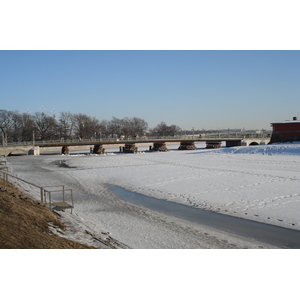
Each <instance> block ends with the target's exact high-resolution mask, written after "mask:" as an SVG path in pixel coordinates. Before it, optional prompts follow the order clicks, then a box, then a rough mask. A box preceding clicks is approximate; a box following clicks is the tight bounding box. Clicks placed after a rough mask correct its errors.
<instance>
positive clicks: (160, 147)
mask: <svg viewBox="0 0 300 300" xmlns="http://www.w3.org/2000/svg"><path fill="white" fill-rule="evenodd" d="M152 151H168V148H167V145H166V143H165V142H155V143H153V148H152Z"/></svg>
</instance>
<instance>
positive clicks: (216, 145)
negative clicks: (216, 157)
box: [206, 141, 222, 149]
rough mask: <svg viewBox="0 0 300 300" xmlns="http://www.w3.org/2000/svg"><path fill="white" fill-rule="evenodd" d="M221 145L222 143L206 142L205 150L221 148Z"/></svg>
mask: <svg viewBox="0 0 300 300" xmlns="http://www.w3.org/2000/svg"><path fill="white" fill-rule="evenodd" d="M221 145H222V142H220V141H207V142H206V149H215V148H221Z"/></svg>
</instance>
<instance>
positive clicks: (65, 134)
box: [59, 112, 76, 139]
mask: <svg viewBox="0 0 300 300" xmlns="http://www.w3.org/2000/svg"><path fill="white" fill-rule="evenodd" d="M75 123H76V118H75V115H74V114H71V113H70V112H62V113H61V114H60V118H59V136H60V139H71V138H72V137H73V136H74V134H75V133H74V129H75Z"/></svg>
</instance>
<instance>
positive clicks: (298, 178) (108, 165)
mask: <svg viewBox="0 0 300 300" xmlns="http://www.w3.org/2000/svg"><path fill="white" fill-rule="evenodd" d="M59 161H63V166H65V167H59ZM9 164H10V167H11V169H12V171H13V172H14V173H16V174H17V175H18V176H19V177H21V178H24V177H25V176H26V174H27V176H28V174H29V173H30V177H31V178H32V182H34V183H35V184H40V185H54V184H57V183H59V182H63V183H64V184H66V186H68V187H70V188H72V189H75V199H74V200H75V212H76V215H78V216H80V217H82V219H83V222H85V223H89V224H90V225H89V226H90V227H93V228H94V229H95V230H98V231H99V232H100V231H103V230H104V231H111V232H112V234H113V235H114V237H115V238H117V239H119V240H120V241H121V242H124V243H125V244H127V245H128V246H130V247H132V248H152V247H153V248H168V247H171V248H184V247H190V248H197V247H202V246H203V247H204V248H205V247H206V248H209V244H205V243H204V244H199V243H198V244H197V243H194V242H191V241H190V240H184V236H186V235H185V233H184V230H183V228H186V226H190V225H189V224H188V222H183V221H182V222H183V223H182V224H183V225H182V226H181V228H182V232H180V230H177V234H178V235H177V236H173V233H171V231H168V230H167V228H168V226H169V227H170V226H171V224H172V220H171V219H168V218H167V217H166V220H167V221H162V220H161V221H162V222H166V224H164V225H163V224H160V225H161V226H159V224H158V223H159V222H158V223H157V226H158V227H157V228H156V227H155V225H153V223H151V222H150V220H152V219H154V215H155V213H153V214H152V213H149V212H143V213H144V215H145V216H144V218H137V217H136V215H135V214H134V213H135V211H134V209H133V208H132V210H131V211H127V212H125V211H124V208H123V207H122V205H121V204H120V203H121V202H118V199H116V198H117V197H116V196H115V195H113V193H112V192H111V191H109V190H108V188H107V186H106V184H112V185H117V186H119V187H122V188H124V189H126V190H129V191H132V192H137V193H140V194H143V195H147V196H151V197H155V198H158V199H164V200H167V201H173V202H177V203H181V204H184V205H189V206H193V207H197V208H202V209H206V210H212V211H216V212H219V213H222V214H228V215H232V216H237V217H241V218H245V219H251V220H255V221H259V222H263V223H268V224H274V225H278V226H282V227H287V228H292V229H297V230H300V222H299V217H300V216H299V214H300V213H299V212H300V190H299V183H300V144H299V143H294V144H276V145H260V146H249V147H233V148H221V149H214V150H206V149H198V150H194V151H168V152H161V153H146V152H139V153H138V154H118V153H117V152H115V153H113V152H111V153H107V154H106V155H75V154H74V153H73V155H68V156H57V155H41V156H39V157H19V158H16V157H14V158H10V159H9ZM66 166H68V168H66ZM53 171H54V172H53ZM45 183H47V184H45ZM100 199H101V201H100ZM136 210H138V208H136ZM141 211H142V210H141ZM141 211H140V212H141ZM128 214H129V215H130V217H128ZM152 221H153V220H152ZM150 223H151V224H152V225H153V226H152V225H151V226H152V228H150V227H151V226H150V225H149V224H150ZM143 230H144V234H143V235H142V236H139V235H140V232H141V231H143ZM193 230H195V236H196V235H197V234H198V235H199V232H198V231H197V230H198V229H197V228H196V229H195V228H193ZM206 232H208V231H207V230H206ZM202 233H203V232H202ZM206 236H207V235H206ZM203 237H204V235H203ZM176 239H177V241H176ZM179 240H181V242H179ZM223 240H224V239H223ZM170 241H173V242H172V243H173V244H172V245H170V244H169V243H171V242H170ZM227 241H228V244H227V245H224V247H228V248H230V245H233V244H235V245H237V248H238V247H240V245H238V244H237V242H236V240H234V238H232V240H230V239H227ZM189 243H190V244H189ZM215 246H216V247H221V246H220V245H219V244H218V245H215ZM242 247H249V243H248V244H247V243H246V242H245V244H243V246H242Z"/></svg>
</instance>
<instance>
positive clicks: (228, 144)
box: [226, 141, 242, 147]
mask: <svg viewBox="0 0 300 300" xmlns="http://www.w3.org/2000/svg"><path fill="white" fill-rule="evenodd" d="M236 146H242V141H226V147H236Z"/></svg>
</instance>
